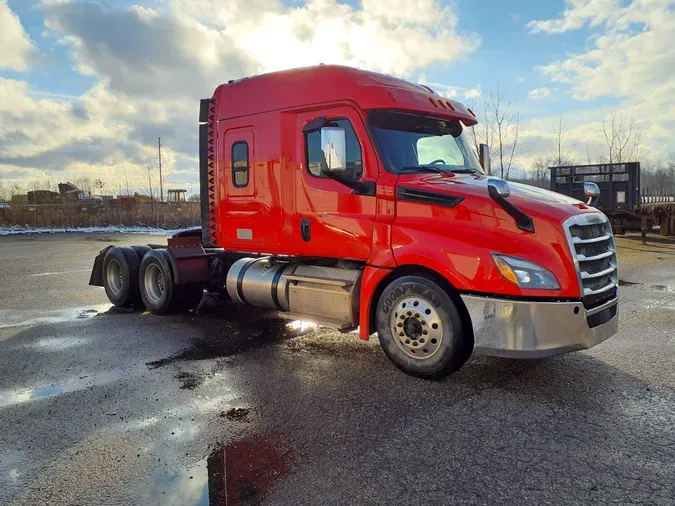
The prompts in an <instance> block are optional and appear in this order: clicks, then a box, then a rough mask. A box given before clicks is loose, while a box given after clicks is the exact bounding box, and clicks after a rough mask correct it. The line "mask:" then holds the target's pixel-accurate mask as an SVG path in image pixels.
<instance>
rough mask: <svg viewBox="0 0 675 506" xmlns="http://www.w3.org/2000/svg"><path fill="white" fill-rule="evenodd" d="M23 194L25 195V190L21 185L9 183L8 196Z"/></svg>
mask: <svg viewBox="0 0 675 506" xmlns="http://www.w3.org/2000/svg"><path fill="white" fill-rule="evenodd" d="M23 193H26V189H25V188H24V187H23V185H22V184H21V183H18V182H15V183H9V195H10V196H12V195H21V194H23Z"/></svg>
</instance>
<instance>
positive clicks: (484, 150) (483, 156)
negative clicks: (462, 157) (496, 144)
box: [478, 144, 491, 174]
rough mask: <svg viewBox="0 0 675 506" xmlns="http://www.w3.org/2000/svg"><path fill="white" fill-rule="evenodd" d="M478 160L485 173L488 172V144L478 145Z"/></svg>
mask: <svg viewBox="0 0 675 506" xmlns="http://www.w3.org/2000/svg"><path fill="white" fill-rule="evenodd" d="M478 161H479V162H480V166H481V167H483V170H484V171H485V173H486V174H490V169H491V167H490V146H488V145H487V144H479V145H478Z"/></svg>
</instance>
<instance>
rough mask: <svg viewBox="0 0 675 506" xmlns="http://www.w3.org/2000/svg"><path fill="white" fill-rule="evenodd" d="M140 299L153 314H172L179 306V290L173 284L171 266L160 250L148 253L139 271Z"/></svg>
mask: <svg viewBox="0 0 675 506" xmlns="http://www.w3.org/2000/svg"><path fill="white" fill-rule="evenodd" d="M139 283H140V286H141V298H142V299H143V303H144V304H145V307H146V308H148V310H149V311H150V312H151V313H154V314H159V315H162V314H167V313H173V312H175V311H177V310H178V307H179V304H180V299H181V297H180V295H181V294H180V290H178V289H177V285H175V284H174V282H173V272H172V271H171V265H170V264H169V260H168V258H167V256H166V253H165V252H164V251H162V250H151V251H148V252H147V253H146V254H145V256H144V257H143V261H142V262H141V267H140V271H139Z"/></svg>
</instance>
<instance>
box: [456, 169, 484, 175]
mask: <svg viewBox="0 0 675 506" xmlns="http://www.w3.org/2000/svg"><path fill="white" fill-rule="evenodd" d="M450 172H454V173H455V174H476V173H478V172H480V171H479V170H478V169H450Z"/></svg>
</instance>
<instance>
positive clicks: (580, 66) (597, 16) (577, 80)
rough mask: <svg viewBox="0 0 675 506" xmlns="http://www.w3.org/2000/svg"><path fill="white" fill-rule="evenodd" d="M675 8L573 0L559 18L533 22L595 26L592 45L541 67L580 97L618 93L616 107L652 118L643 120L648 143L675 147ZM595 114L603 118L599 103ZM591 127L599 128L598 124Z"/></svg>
mask: <svg viewBox="0 0 675 506" xmlns="http://www.w3.org/2000/svg"><path fill="white" fill-rule="evenodd" d="M674 7H675V0H632V1H630V2H629V3H624V2H622V3H621V4H618V3H617V2H609V1H608V0H587V1H580V0H577V1H573V2H568V3H567V8H566V10H565V11H564V12H563V13H562V15H561V16H560V17H559V18H557V19H555V20H548V21H537V22H533V24H531V28H533V29H537V30H540V31H546V32H562V31H566V30H573V29H576V28H580V27H582V26H585V25H586V24H588V25H590V26H592V27H595V30H594V32H597V33H593V34H592V35H591V36H590V37H589V38H588V41H587V42H588V50H586V51H584V52H581V53H578V54H571V55H569V56H568V57H567V58H566V59H564V60H559V61H554V62H551V63H549V64H548V65H545V66H543V67H540V68H539V70H540V71H541V72H542V74H543V75H544V76H547V77H548V78H550V79H551V81H552V82H556V83H564V84H567V85H569V86H570V87H571V89H572V96H573V98H575V99H578V100H594V99H598V98H601V97H614V98H619V99H620V100H621V103H620V105H619V106H618V107H615V108H612V109H613V110H621V111H622V112H623V114H625V115H627V116H633V117H634V118H635V120H636V122H640V121H641V120H645V119H648V121H645V122H644V125H643V133H644V137H643V143H644V144H646V145H647V147H649V148H650V149H651V151H652V152H653V153H658V154H660V155H661V156H665V155H666V154H667V153H668V152H672V150H673V147H672V144H670V142H669V141H670V139H671V138H672V134H673V130H674V129H675V79H674V78H675V45H674V44H673V43H672V34H673V33H675V9H674ZM591 107H592V105H591ZM611 112H612V110H606V111H605V113H611ZM594 113H595V115H596V118H597V120H599V118H600V111H599V110H598V109H597V108H596V109H594ZM597 120H596V121H597ZM588 126H589V128H590V127H593V128H594V129H595V130H597V125H588ZM664 132H668V134H666V135H664Z"/></svg>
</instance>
